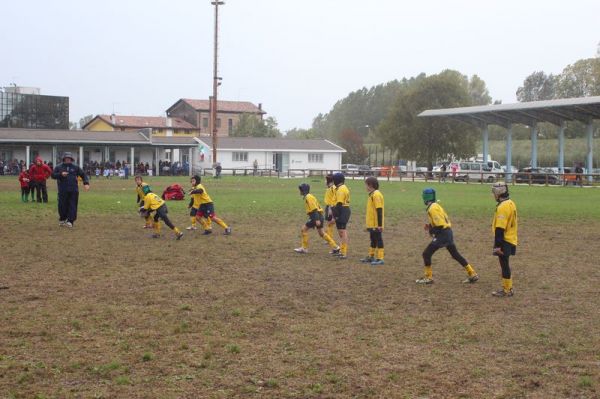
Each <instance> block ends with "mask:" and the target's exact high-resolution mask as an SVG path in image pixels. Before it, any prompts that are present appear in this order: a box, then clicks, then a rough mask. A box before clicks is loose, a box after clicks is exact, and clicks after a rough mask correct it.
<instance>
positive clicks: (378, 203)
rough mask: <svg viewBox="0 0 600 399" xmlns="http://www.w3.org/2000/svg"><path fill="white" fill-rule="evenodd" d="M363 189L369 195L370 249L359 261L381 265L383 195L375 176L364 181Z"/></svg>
mask: <svg viewBox="0 0 600 399" xmlns="http://www.w3.org/2000/svg"><path fill="white" fill-rule="evenodd" d="M365 187H366V189H367V192H368V193H369V198H368V199H367V220H366V225H367V231H368V232H369V235H370V236H371V247H370V248H369V256H367V257H366V258H363V259H361V260H360V261H361V262H363V263H370V264H371V265H373V266H377V265H383V263H384V262H383V194H381V191H379V181H377V178H376V177H375V176H369V177H367V178H366V179H365Z"/></svg>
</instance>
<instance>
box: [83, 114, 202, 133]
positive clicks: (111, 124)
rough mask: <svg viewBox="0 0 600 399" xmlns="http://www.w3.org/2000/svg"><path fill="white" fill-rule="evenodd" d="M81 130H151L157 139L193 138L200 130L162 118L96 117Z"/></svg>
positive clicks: (175, 119)
mask: <svg viewBox="0 0 600 399" xmlns="http://www.w3.org/2000/svg"><path fill="white" fill-rule="evenodd" d="M81 128H82V129H83V130H90V131H94V132H107V131H122V132H128V131H136V132H137V131H139V130H140V129H152V135H153V136H159V137H160V136H163V137H171V136H188V137H193V136H198V135H199V134H200V129H198V128H197V127H195V126H193V125H192V124H190V123H188V122H186V121H185V120H183V119H181V118H177V117H164V116H129V115H114V114H113V115H96V116H95V117H94V118H93V119H92V120H91V121H89V122H88V123H86V124H85V125H84V126H82V127H81Z"/></svg>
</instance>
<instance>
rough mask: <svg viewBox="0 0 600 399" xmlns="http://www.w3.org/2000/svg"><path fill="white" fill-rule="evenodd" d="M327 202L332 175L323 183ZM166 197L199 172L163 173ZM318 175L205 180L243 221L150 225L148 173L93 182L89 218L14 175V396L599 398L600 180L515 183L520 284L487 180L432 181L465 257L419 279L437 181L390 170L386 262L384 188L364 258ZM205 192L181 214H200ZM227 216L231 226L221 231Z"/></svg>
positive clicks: (362, 238) (7, 259)
mask: <svg viewBox="0 0 600 399" xmlns="http://www.w3.org/2000/svg"><path fill="white" fill-rule="evenodd" d="M306 180H307V181H308V182H309V183H310V184H311V185H312V186H313V192H314V193H315V194H316V195H317V197H318V198H319V199H321V198H322V196H323V192H324V189H323V183H322V181H319V180H313V179H306ZM149 182H150V184H151V185H152V186H153V187H154V188H155V189H156V191H157V192H158V191H161V189H162V188H164V187H165V186H166V185H168V184H170V183H173V182H179V183H183V184H184V185H186V186H188V185H189V184H188V183H187V179H184V178H174V179H170V178H154V179H151V180H149ZM300 182H301V180H299V179H291V180H286V179H268V178H252V177H245V178H244V177H240V178H235V177H226V178H224V179H222V180H212V179H206V186H207V189H208V190H209V193H210V194H211V196H212V197H213V199H214V200H215V203H216V210H217V213H218V214H220V215H221V216H222V217H223V218H224V219H225V221H226V222H228V223H229V224H230V225H231V226H232V227H233V235H231V236H223V235H221V234H220V231H218V230H216V231H217V232H219V234H213V235H211V236H202V235H201V234H199V233H195V234H194V233H192V234H190V233H188V232H186V235H185V236H184V237H183V239H182V240H181V241H176V240H175V239H174V237H173V235H172V234H170V232H169V231H168V229H164V231H165V232H166V234H165V237H163V238H161V239H151V238H150V237H149V233H148V232H147V231H145V230H143V229H141V226H142V220H141V219H140V218H139V217H138V216H137V214H136V213H135V211H136V207H135V202H134V197H135V193H134V191H133V186H134V182H133V181H132V180H128V181H123V180H112V181H105V180H98V181H97V180H92V189H91V190H90V191H89V192H87V193H81V195H80V207H79V219H78V221H77V223H76V227H75V228H74V229H66V228H59V227H58V225H57V215H56V193H55V189H54V185H53V183H51V182H50V184H49V186H50V187H51V193H50V204H46V205H44V204H37V203H36V204H31V203H26V204H23V203H21V202H20V198H19V193H18V192H17V190H18V183H17V182H16V178H7V177H5V178H1V179H0V204H1V206H0V217H1V218H2V220H3V223H2V224H1V225H0V238H1V239H2V262H1V265H2V266H1V268H0V270H1V272H0V285H7V286H9V287H10V288H9V289H4V290H0V307H1V311H0V317H2V323H0V398H36V397H37V398H204V397H206V398H231V397H234V398H253V397H254V398H348V397H353V398H391V397H394V398H396V397H397V398H458V397H460V398H596V397H599V396H600V334H598V331H600V312H599V310H598V309H600V295H599V294H600V289H599V288H598V287H599V284H598V283H599V282H600V270H599V269H598V262H597V258H596V253H595V252H596V251H595V250H594V248H597V247H598V242H600V207H598V203H600V190H598V189H594V188H574V187H569V188H565V187H526V186H517V187H511V193H512V197H513V198H514V199H515V201H516V203H517V205H518V207H519V213H520V231H519V232H520V246H519V249H518V251H517V256H516V257H515V258H514V259H512V265H513V273H514V284H515V292H516V294H515V296H514V297H513V298H507V299H499V298H493V297H492V296H491V295H490V292H491V291H492V290H494V289H497V288H499V286H500V276H499V266H498V265H497V260H496V259H495V258H493V257H492V256H491V231H490V227H489V224H490V220H491V216H492V214H493V210H494V206H495V203H494V201H493V198H492V195H491V193H490V187H489V186H487V185H476V184H471V185H464V184H445V185H440V184H436V183H430V185H433V186H434V187H435V188H436V189H437V190H438V197H439V199H440V200H441V202H442V204H443V206H444V207H445V208H446V210H447V211H448V213H449V214H450V218H451V219H452V222H453V229H454V231H455V239H456V242H457V245H458V247H459V249H460V251H461V253H462V254H463V255H464V256H465V257H466V258H467V259H468V260H469V261H470V262H471V263H472V264H473V265H474V266H475V268H476V270H477V271H478V273H479V274H480V276H481V280H480V281H479V282H478V283H476V284H473V285H467V286H465V285H463V284H461V282H460V281H461V280H462V279H463V278H464V276H465V274H464V272H463V271H462V270H461V268H460V267H459V266H458V265H457V264H456V263H454V261H453V260H452V259H451V258H450V256H449V255H448V254H447V253H446V252H445V251H439V252H438V253H436V255H435V256H434V264H433V270H434V278H435V280H436V282H435V284H433V285H431V286H425V287H423V286H417V285H416V284H415V283H414V280H415V279H416V278H418V277H420V275H421V273H422V258H421V252H422V250H423V249H424V248H425V246H426V245H427V243H428V237H427V236H426V235H425V234H424V232H423V231H422V225H423V223H424V222H425V214H424V206H423V205H422V202H421V200H420V192H421V190H422V189H423V188H424V187H425V185H424V184H420V183H410V182H402V183H400V182H389V183H388V182H383V183H382V187H381V189H382V192H383V193H384V195H385V200H386V230H385V232H384V240H385V244H386V265H385V266H383V267H377V268H373V267H370V266H365V265H362V264H360V263H359V262H358V259H359V258H360V257H362V256H364V255H365V252H366V250H367V246H368V236H367V234H366V233H365V232H364V231H363V219H364V206H365V200H366V193H365V191H364V185H363V183H362V182H361V181H359V180H357V181H350V182H349V187H350V189H351V191H352V208H353V215H352V220H351V224H350V226H349V233H350V247H349V259H347V260H338V259H334V258H331V257H330V256H329V255H327V251H328V248H327V246H325V245H324V244H323V243H322V242H321V241H319V240H317V238H318V237H317V235H316V233H314V234H312V235H311V242H310V244H311V248H310V249H311V252H310V253H309V254H306V255H297V254H295V253H293V251H292V249H293V248H294V247H297V246H298V245H299V228H300V227H301V226H302V224H303V222H304V221H305V216H304V215H303V204H302V200H301V197H300V196H299V195H298V190H297V188H296V187H297V185H298V184H299V183H300ZM186 205H187V201H179V202H169V204H168V206H169V215H170V216H171V218H172V219H173V221H174V222H175V223H176V225H178V226H180V227H185V226H187V225H188V224H189V218H188V216H187V210H186ZM215 229H218V226H215Z"/></svg>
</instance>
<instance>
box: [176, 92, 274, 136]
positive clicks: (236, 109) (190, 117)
mask: <svg viewBox="0 0 600 399" xmlns="http://www.w3.org/2000/svg"><path fill="white" fill-rule="evenodd" d="M242 114H250V115H255V116H256V117H257V118H258V119H262V118H263V115H264V114H266V112H265V111H263V109H262V104H258V106H256V105H254V104H252V103H251V102H248V101H217V135H219V136H229V135H230V134H231V133H232V132H233V129H234V128H235V127H236V126H237V124H238V122H239V120H240V116H241V115H242ZM167 116H168V117H171V118H178V119H181V120H183V121H185V122H187V123H189V124H191V125H193V126H194V127H196V128H197V129H198V130H199V133H200V135H202V136H206V135H209V134H210V133H211V132H210V129H209V119H210V102H209V100H193V99H189V98H182V99H180V100H179V101H177V102H176V103H175V104H173V105H172V106H171V107H170V108H169V109H167Z"/></svg>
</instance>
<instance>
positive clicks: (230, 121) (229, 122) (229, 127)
mask: <svg viewBox="0 0 600 399" xmlns="http://www.w3.org/2000/svg"><path fill="white" fill-rule="evenodd" d="M227 131H228V132H229V134H231V133H233V119H231V118H229V119H227Z"/></svg>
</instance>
